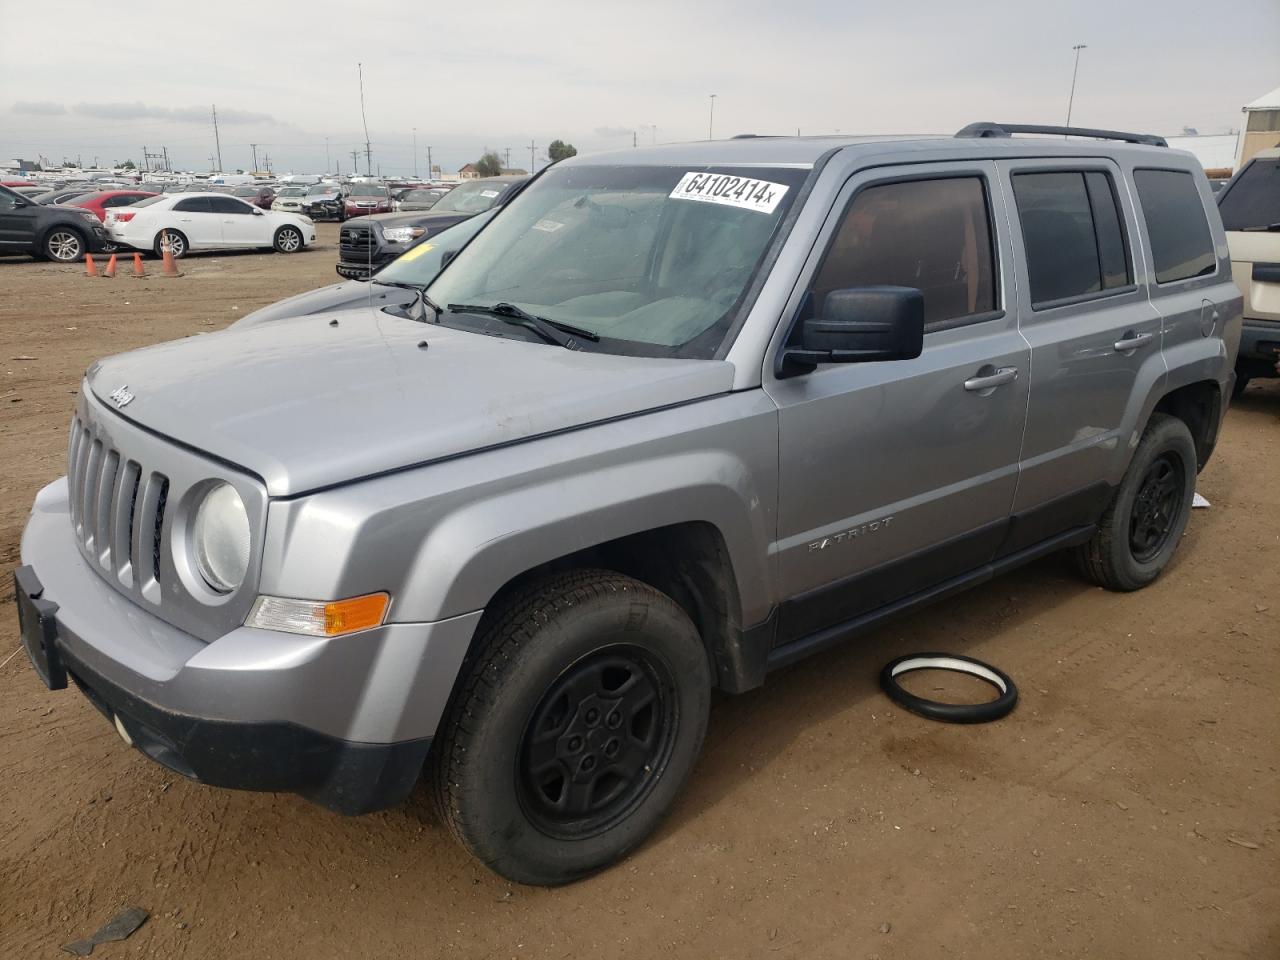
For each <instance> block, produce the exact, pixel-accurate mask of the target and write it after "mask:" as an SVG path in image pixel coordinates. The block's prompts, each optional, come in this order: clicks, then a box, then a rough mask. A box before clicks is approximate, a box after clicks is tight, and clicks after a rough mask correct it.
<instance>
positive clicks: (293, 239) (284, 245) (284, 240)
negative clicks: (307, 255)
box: [272, 226, 302, 253]
mask: <svg viewBox="0 0 1280 960" xmlns="http://www.w3.org/2000/svg"><path fill="white" fill-rule="evenodd" d="M272 246H273V247H274V248H275V250H276V252H278V253H297V252H298V251H299V250H301V249H302V231H301V230H299V229H298V228H297V227H290V226H284V227H281V228H280V229H279V230H277V231H276V236H275V239H274V241H272Z"/></svg>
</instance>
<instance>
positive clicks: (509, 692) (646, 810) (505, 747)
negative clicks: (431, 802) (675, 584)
mask: <svg viewBox="0 0 1280 960" xmlns="http://www.w3.org/2000/svg"><path fill="white" fill-rule="evenodd" d="M711 677H712V674H711V666H710V664H709V662H708V659H707V653H706V650H705V648H704V647H703V644H702V640H701V638H700V637H699V636H698V632H697V630H696V629H695V628H694V626H693V624H692V623H691V622H690V620H689V617H688V616H687V615H686V614H685V612H684V610H682V609H681V608H680V607H679V606H678V605H677V604H676V603H675V601H673V600H672V599H671V598H670V597H668V596H666V595H665V594H663V593H660V592H658V591H657V590H654V589H653V588H652V587H649V586H647V585H646V584H643V583H640V582H638V581H636V580H632V579H631V578H629V577H625V576H622V575H621V574H617V573H611V572H608V571H603V570H587V571H575V572H570V573H564V574H558V575H555V576H552V577H549V578H546V579H543V580H540V581H537V582H535V583H533V584H531V585H530V586H528V587H525V588H523V589H521V590H520V591H518V592H517V593H516V594H514V595H513V596H512V597H511V598H510V599H509V601H508V602H506V603H505V604H503V605H502V607H501V608H500V610H499V611H498V613H497V616H495V617H494V618H493V619H492V620H491V622H490V625H489V627H488V628H487V629H486V630H485V631H484V634H483V636H481V638H480V642H479V647H478V651H477V653H476V655H475V657H474V658H473V659H472V660H471V661H470V663H469V666H468V668H466V669H465V670H464V673H463V676H462V679H461V681H460V686H459V688H458V690H457V692H456V693H455V696H454V702H453V703H452V704H451V705H450V709H449V714H448V716H447V718H446V721H445V723H444V724H443V725H442V728H441V729H442V731H443V733H442V734H441V735H440V736H439V738H438V739H437V741H436V744H435V747H434V749H433V760H432V763H431V765H432V772H431V780H432V782H433V786H434V791H435V796H436V800H437V803H438V805H439V808H440V811H441V813H442V815H443V817H444V819H445V821H446V822H447V823H448V824H449V827H450V829H451V830H452V831H453V833H454V835H455V836H456V837H457V839H458V840H459V841H460V842H461V843H462V845H463V846H464V847H465V848H466V849H467V850H468V851H470V852H471V853H472V855H474V856H475V857H476V858H477V859H479V860H480V861H481V862H483V863H484V864H486V865H487V866H488V867H489V868H490V869H491V870H493V871H494V872H496V873H498V874H500V875H501V876H503V877H506V878H507V879H509V880H514V881H516V882H519V883H527V884H536V885H540V886H555V885H559V884H563V883H568V882H570V881H572V880H576V879H578V878H580V877H583V876H586V875H588V874H590V873H593V872H595V871H597V870H599V869H601V868H603V867H605V866H608V865H609V864H611V863H613V862H615V861H617V860H618V859H620V858H621V857H623V856H625V855H626V854H627V853H628V852H629V851H630V850H632V849H634V848H635V847H636V846H637V845H638V844H639V843H640V842H641V841H643V840H644V839H645V838H646V837H648V836H649V834H650V833H652V832H653V830H654V828H655V827H656V826H657V825H658V823H659V821H660V820H661V819H662V817H663V815H664V814H665V813H666V811H667V809H668V808H669V807H670V806H671V803H672V801H673V800H674V799H675V796H676V794H677V793H678V792H679V790H680V788H681V786H683V784H684V782H685V780H686V779H687V778H688V776H689V773H690V771H691V770H692V769H693V765H694V762H695V761H696V759H697V756H698V752H699V750H700V749H701V747H702V740H703V737H704V735H705V733H706V727H707V715H708V711H709V709H710V704H711ZM539 734H541V736H539ZM575 808H576V809H575Z"/></svg>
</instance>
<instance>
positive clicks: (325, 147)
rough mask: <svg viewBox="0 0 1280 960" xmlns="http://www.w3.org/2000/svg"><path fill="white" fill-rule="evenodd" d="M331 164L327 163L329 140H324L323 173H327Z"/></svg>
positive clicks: (326, 138)
mask: <svg viewBox="0 0 1280 960" xmlns="http://www.w3.org/2000/svg"><path fill="white" fill-rule="evenodd" d="M331 166H333V164H332V163H331V162H330V161H329V138H328V137H325V138H324V172H325V173H328V172H329V168H330V167H331Z"/></svg>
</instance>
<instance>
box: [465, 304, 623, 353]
mask: <svg viewBox="0 0 1280 960" xmlns="http://www.w3.org/2000/svg"><path fill="white" fill-rule="evenodd" d="M449 312H450V313H479V314H483V315H485V316H487V317H497V318H498V319H499V320H501V321H502V322H503V323H509V324H511V325H513V326H517V327H527V328H528V329H530V330H532V331H533V332H534V333H536V334H538V336H540V337H542V339H543V340H546V341H547V343H554V344H557V345H559V346H561V347H564V348H565V349H566V350H581V349H582V346H581V345H580V344H579V343H578V338H581V339H583V340H590V341H591V342H592V343H596V342H597V341H599V339H600V336H599V334H595V333H592V332H591V331H590V330H583V329H582V328H581V327H574V326H571V325H570V324H567V323H561V322H560V321H559V320H548V319H547V318H546V317H538V316H535V315H533V314H532V313H529V312H527V311H525V310H521V309H520V308H519V307H517V306H516V305H515V304H514V303H495V304H494V305H493V306H491V307H485V306H480V305H479V304H474V303H451V304H449Z"/></svg>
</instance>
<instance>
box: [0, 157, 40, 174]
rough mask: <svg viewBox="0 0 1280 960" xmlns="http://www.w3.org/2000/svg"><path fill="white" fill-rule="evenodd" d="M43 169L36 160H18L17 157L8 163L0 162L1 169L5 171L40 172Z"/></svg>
mask: <svg viewBox="0 0 1280 960" xmlns="http://www.w3.org/2000/svg"><path fill="white" fill-rule="evenodd" d="M41 169H42V168H41V166H40V164H38V163H36V162H35V161H34V160H18V159H16V158H15V159H13V160H10V161H9V162H8V163H4V164H0V170H3V171H4V172H5V173H39V172H40V171H41Z"/></svg>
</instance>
